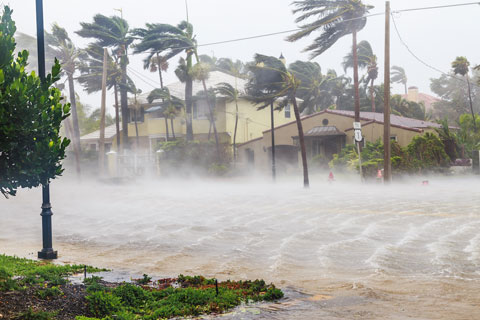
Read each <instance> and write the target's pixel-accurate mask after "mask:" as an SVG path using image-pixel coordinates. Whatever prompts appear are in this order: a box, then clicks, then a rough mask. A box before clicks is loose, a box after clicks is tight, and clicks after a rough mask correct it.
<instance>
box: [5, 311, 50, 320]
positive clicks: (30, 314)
mask: <svg viewBox="0 0 480 320" xmlns="http://www.w3.org/2000/svg"><path fill="white" fill-rule="evenodd" d="M54 318H55V313H52V312H43V311H34V310H33V309H32V308H29V309H28V310H27V311H25V312H22V313H20V314H19V315H17V316H16V317H15V318H14V319H19V320H52V319H54Z"/></svg>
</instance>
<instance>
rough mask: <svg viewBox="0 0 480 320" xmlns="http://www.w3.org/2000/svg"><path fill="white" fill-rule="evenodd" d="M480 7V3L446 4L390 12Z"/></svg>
mask: <svg viewBox="0 0 480 320" xmlns="http://www.w3.org/2000/svg"><path fill="white" fill-rule="evenodd" d="M474 4H477V5H480V2H467V3H458V4H447V5H443V6H434V7H423V8H410V9H402V10H396V11H392V13H400V12H410V11H423V10H432V9H444V8H452V7H462V6H471V5H474Z"/></svg>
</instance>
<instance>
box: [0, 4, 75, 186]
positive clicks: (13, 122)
mask: <svg viewBox="0 0 480 320" xmlns="http://www.w3.org/2000/svg"><path fill="white" fill-rule="evenodd" d="M11 14H12V11H11V10H10V9H9V8H8V7H4V12H3V15H2V17H1V24H0V43H1V45H0V46H1V49H2V50H0V51H1V54H0V150H1V151H0V192H1V193H2V194H4V195H15V193H16V190H17V188H33V187H36V186H38V185H40V184H45V183H47V182H49V181H50V180H51V179H54V178H55V177H56V176H58V175H60V174H61V173H62V172H63V169H62V165H61V162H60V161H61V160H62V159H63V158H65V148H66V147H67V146H68V144H69V142H70V141H69V140H68V139H66V138H62V137H61V136H60V134H59V132H60V126H61V123H62V121H63V120H64V119H65V118H67V117H68V115H69V112H70V105H69V104H62V103H61V101H62V96H61V92H60V91H59V90H58V89H56V88H54V87H53V84H54V83H55V82H56V81H57V80H59V76H60V64H59V63H58V61H55V65H54V66H53V67H52V73H51V74H49V75H47V76H46V79H45V80H44V81H43V83H42V82H41V81H40V78H39V77H38V76H37V75H36V74H35V73H34V72H32V73H30V74H27V73H26V71H25V67H26V66H27V63H28V52H27V51H22V52H19V54H18V57H17V58H16V59H14V56H13V51H14V49H15V40H14V38H13V37H14V33H15V30H16V28H15V23H14V22H13V21H12V19H11Z"/></svg>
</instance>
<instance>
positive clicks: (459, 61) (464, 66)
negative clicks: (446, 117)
mask: <svg viewBox="0 0 480 320" xmlns="http://www.w3.org/2000/svg"><path fill="white" fill-rule="evenodd" d="M469 66H470V62H468V60H467V58H465V57H457V58H456V59H455V61H453V62H452V69H453V73H454V74H456V75H457V74H459V75H461V76H462V77H465V79H466V80H467V89H468V101H469V102H470V111H471V112H472V118H473V119H475V113H474V112H473V102H472V90H471V87H470V78H469V76H468V73H469ZM473 128H474V129H475V132H477V124H476V122H475V121H473Z"/></svg>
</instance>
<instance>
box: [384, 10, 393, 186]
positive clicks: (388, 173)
mask: <svg viewBox="0 0 480 320" xmlns="http://www.w3.org/2000/svg"><path fill="white" fill-rule="evenodd" d="M384 86H385V93H384V97H383V100H384V105H385V107H384V110H383V150H384V154H383V163H384V165H383V168H384V170H383V181H384V183H390V182H391V180H392V164H391V148H390V1H387V2H385V79H384Z"/></svg>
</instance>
